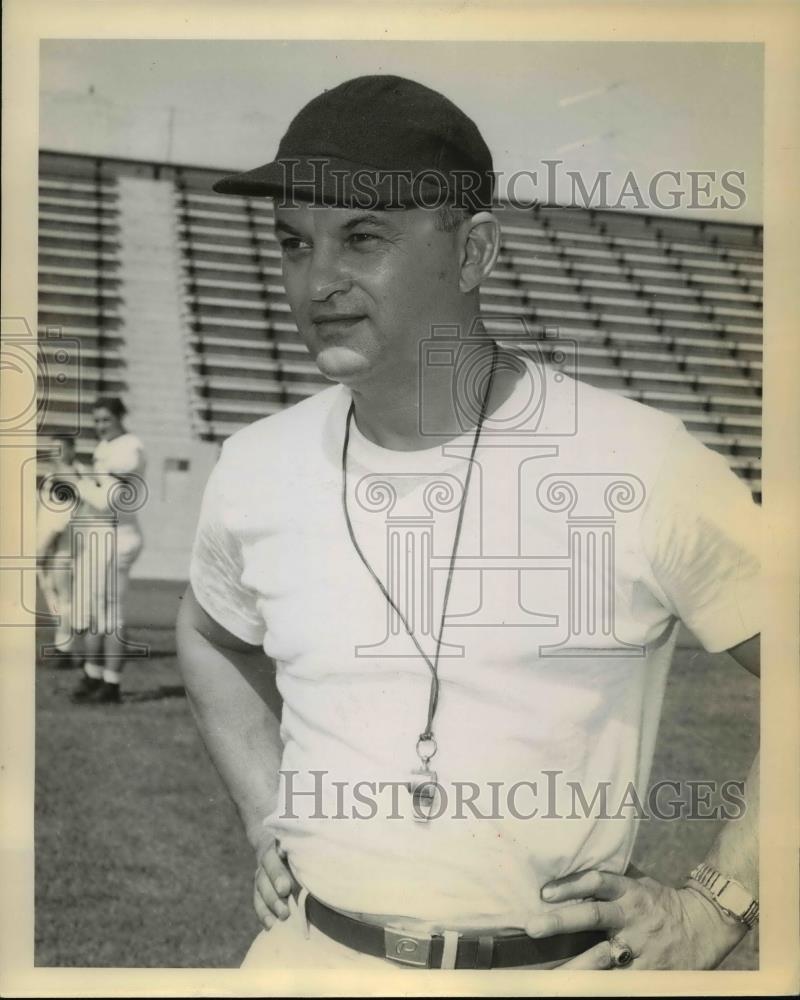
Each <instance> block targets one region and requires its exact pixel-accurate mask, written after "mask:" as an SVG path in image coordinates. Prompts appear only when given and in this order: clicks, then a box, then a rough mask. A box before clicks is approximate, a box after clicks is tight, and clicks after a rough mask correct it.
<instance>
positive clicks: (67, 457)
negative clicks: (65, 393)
mask: <svg viewBox="0 0 800 1000" xmlns="http://www.w3.org/2000/svg"><path fill="white" fill-rule="evenodd" d="M54 440H55V442H56V443H57V444H58V445H59V446H60V449H61V451H60V454H59V456H58V458H56V459H55V460H53V461H52V462H51V464H49V465H48V467H47V469H46V475H45V478H44V480H43V482H42V483H41V485H40V493H39V504H38V506H37V511H36V554H37V557H38V559H39V560H40V562H39V568H38V572H37V576H38V580H39V587H40V589H41V592H42V595H43V596H44V599H45V601H46V603H47V609H48V611H49V612H50V614H52V615H57V616H58V624H57V625H56V627H55V632H54V636H53V645H54V646H56V647H57V649H58V655H57V656H56V657H55V658H54V663H55V666H57V667H64V668H69V667H72V666H73V665H78V663H79V662H80V661H79V659H78V656H77V651H75V650H74V649H73V647H74V641H75V632H74V629H73V626H72V571H71V569H70V566H69V560H70V558H71V555H72V537H71V534H70V531H69V524H70V519H71V518H72V516H73V514H74V510H73V508H72V505H71V504H68V503H65V502H59V501H58V500H57V499H56V498H57V496H58V493H59V486H62V488H65V489H66V490H71V489H72V487H74V486H76V484H77V483H78V482H79V481H80V477H82V476H84V475H85V474H86V473H87V472H88V471H89V470H88V469H87V468H86V466H84V465H83V463H81V462H79V461H78V460H77V458H76V455H75V439H74V438H72V437H66V436H64V437H56V438H55V439H54ZM59 475H63V477H64V478H63V480H62V479H59V478H58V477H59ZM44 491H47V492H48V493H49V495H45V492H44ZM62 500H63V498H62ZM54 501H55V502H54Z"/></svg>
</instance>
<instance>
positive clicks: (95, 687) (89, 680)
mask: <svg viewBox="0 0 800 1000" xmlns="http://www.w3.org/2000/svg"><path fill="white" fill-rule="evenodd" d="M104 683H105V682H104V681H103V679H102V678H101V677H99V678H98V677H90V676H89V675H88V674H87V673H85V672H84V673H82V674H81V679H80V680H79V681H78V686H77V687H76V688H75V690H74V691H73V692H72V694H71V695H70V696H69V697H70V701H74V702H75V703H76V704H80V703H81V702H85V701H93V700H94V696H95V695H96V694H97V692H98V691H99V690H100V689H101V688H102V686H103V684H104Z"/></svg>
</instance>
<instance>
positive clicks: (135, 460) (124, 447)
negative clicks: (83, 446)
mask: <svg viewBox="0 0 800 1000" xmlns="http://www.w3.org/2000/svg"><path fill="white" fill-rule="evenodd" d="M96 466H97V471H98V472H110V473H112V474H113V475H115V476H124V475H128V474H130V473H132V472H139V473H140V472H141V471H142V469H143V468H144V446H143V445H142V442H141V441H140V440H139V438H137V437H136V436H135V435H133V434H123V435H121V436H120V437H118V438H116V439H114V440H113V441H112V442H111V446H110V447H109V448H108V449H107V450H106V451H105V453H104V454H103V457H102V458H101V459H100V460H99V461H98V462H96Z"/></svg>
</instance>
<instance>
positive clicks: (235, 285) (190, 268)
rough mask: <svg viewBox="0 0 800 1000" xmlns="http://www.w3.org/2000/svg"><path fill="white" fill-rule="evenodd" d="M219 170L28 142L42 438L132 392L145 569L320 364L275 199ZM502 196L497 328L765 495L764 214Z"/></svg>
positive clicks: (83, 425)
mask: <svg viewBox="0 0 800 1000" xmlns="http://www.w3.org/2000/svg"><path fill="white" fill-rule="evenodd" d="M223 172H224V171H214V170H210V169H205V168H202V169H201V168H196V167H190V166H186V167H181V166H175V165H164V164H157V163H150V162H140V161H133V160H121V159H110V158H98V157H92V156H79V155H73V154H66V153H58V152H54V151H43V152H42V154H41V157H40V188H39V244H40V245H39V336H40V345H41V351H42V355H43V357H44V359H45V360H46V361H47V362H48V363H49V364H51V365H52V367H53V370H55V369H58V370H59V371H60V372H61V374H62V375H63V376H64V378H63V379H62V380H61V381H59V382H58V383H56V382H55V381H53V382H51V383H50V384H49V385H48V395H47V399H46V405H45V406H43V408H42V413H43V420H42V426H41V430H40V445H41V448H40V453H41V455H42V457H43V459H44V460H45V461H46V456H47V454H48V444H49V443H50V442H51V440H52V436H53V435H54V434H58V433H64V432H76V433H77V438H78V451H79V453H83V454H84V455H85V454H87V453H89V452H90V451H91V449H92V447H93V445H94V441H93V437H92V424H91V419H90V416H91V406H92V403H93V401H94V399H95V397H96V396H97V395H98V394H100V393H113V394H117V395H120V396H121V397H122V398H123V399H124V400H125V403H126V405H127V407H128V410H129V417H128V421H127V423H128V426H129V428H130V429H131V430H133V431H134V432H135V433H136V434H138V435H139V436H140V437H141V438H142V439H143V441H144V443H145V446H146V449H147V453H148V463H149V464H148V484H149V500H148V503H147V505H146V507H145V509H144V510H143V511H142V522H143V528H144V532H145V535H146V537H147V539H148V543H147V547H146V549H145V551H144V553H143V555H142V558H141V560H140V561H139V562H138V563H137V564H136V566H135V571H134V576H136V577H138V578H139V579H158V580H164V581H170V580H172V581H181V580H185V579H186V575H187V569H188V555H189V547H190V545H191V540H192V535H193V530H194V523H195V518H196V513H197V509H198V506H199V501H200V496H201V492H202V487H203V484H204V483H205V479H206V477H207V475H208V472H209V470H210V468H211V466H212V465H213V463H214V461H215V459H216V456H217V453H218V449H219V444H220V442H221V441H222V440H224V439H225V438H226V437H227V436H228V435H229V434H231V433H232V432H233V431H235V430H236V429H237V428H239V427H241V426H243V425H244V424H246V423H249V422H251V421H253V420H255V419H257V418H259V417H261V416H264V415H265V414H268V413H270V412H274V411H276V410H278V409H281V408H283V407H285V406H287V405H290V404H291V403H293V402H295V401H297V400H299V399H301V398H303V397H305V396H307V395H309V394H310V393H313V392H316V391H318V390H319V389H320V388H321V387H323V386H324V385H326V384H328V383H326V382H325V380H324V379H323V378H322V377H321V376H320V375H319V373H318V372H317V370H316V368H315V366H314V364H313V362H312V361H311V360H310V358H309V357H308V356H307V354H306V351H305V348H304V347H303V345H302V344H301V343H300V341H299V338H298V337H297V334H296V331H295V328H294V325H293V323H292V320H291V316H290V314H289V307H288V304H287V302H286V297H285V294H284V291H283V287H282V284H281V268H280V252H279V249H278V246H277V244H276V242H275V239H274V237H273V235H272V224H271V223H272V209H271V203H270V202H269V201H267V200H264V199H241V198H226V197H222V196H219V195H216V194H214V193H213V192H212V191H211V184H212V183H213V181H214V180H216V179H217V178H218V177H219V176H220V175H221V174H222V173H223ZM499 215H500V219H501V223H502V226H503V234H504V239H503V249H502V253H501V258H500V261H499V263H498V267H497V268H496V270H495V272H494V274H493V276H492V280H491V281H490V282H489V283H487V284H486V285H485V286H484V290H483V304H484V308H485V310H486V313H487V315H489V316H490V317H491V319H490V320H489V321H488V325H489V326H490V327H491V328H492V329H493V330H494V331H496V332H497V333H498V335H499V336H500V337H502V336H503V335H504V334H505V333H508V334H509V335H510V334H511V332H512V331H516V330H517V329H518V328H519V324H520V322H524V324H525V327H526V328H527V329H528V330H529V331H530V332H531V336H532V338H533V339H534V341H535V342H536V344H537V349H539V350H541V351H542V352H543V354H544V355H545V356H551V355H552V354H553V351H555V350H557V348H558V340H559V338H562V339H564V338H566V339H569V340H572V341H574V342H575V343H576V345H577V375H578V378H580V379H582V380H585V381H587V382H590V383H592V384H595V385H599V386H603V387H606V388H608V389H611V390H613V391H615V392H620V393H623V394H625V395H627V396H630V397H632V398H634V399H637V400H640V401H642V402H645V403H648V404H650V405H653V406H656V407H660V408H663V409H665V410H669V411H671V412H674V413H676V414H678V415H679V416H680V417H681V418H682V419H683V420H684V421H685V422H686V424H687V426H688V427H689V429H690V430H691V431H692V432H694V433H695V434H696V435H697V436H698V437H699V438H700V439H701V440H703V441H704V442H705V443H706V444H708V445H709V446H710V447H712V448H714V449H716V450H719V451H720V452H722V453H723V454H724V455H725V456H726V458H727V459H728V461H729V463H730V464H731V466H732V467H733V468H734V469H735V470H736V472H737V473H738V474H739V475H741V476H742V477H743V478H744V479H745V480H746V481H747V482H748V484H749V485H750V487H751V489H752V491H753V492H754V494H755V495H756V497H759V496H760V491H761V477H760V450H761V357H762V232H761V227H758V226H744V225H733V224H723V223H711V222H698V221H695V220H691V219H686V218H683V219H679V218H672V217H666V216H663V215H661V216H649V215H644V214H641V213H633V212H618V211H617V212H610V211H600V210H585V209H572V208H559V207H537V208H534V209H530V210H526V211H523V210H519V209H514V208H511V207H505V208H503V209H501V210H500V212H499ZM554 333H557V335H558V336H553V334H554ZM65 348H66V357H67V360H66V362H64V360H63V358H64V354H63V353H61V354H60V353H59V352H63V351H64V349H65ZM550 360H557V358H554V357H550ZM76 412H77V413H79V414H80V423H79V425H77V426H76V425H75V419H74V415H75V413H76Z"/></svg>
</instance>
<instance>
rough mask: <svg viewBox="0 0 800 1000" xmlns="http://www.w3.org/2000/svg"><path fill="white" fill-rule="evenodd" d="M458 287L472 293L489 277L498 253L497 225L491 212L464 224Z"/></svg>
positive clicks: (498, 235)
mask: <svg viewBox="0 0 800 1000" xmlns="http://www.w3.org/2000/svg"><path fill="white" fill-rule="evenodd" d="M459 236H460V238H461V245H462V254H461V273H460V275H459V281H458V287H459V289H460V290H461V291H462V292H471V291H472V290H473V289H475V288H477V287H478V285H480V283H481V282H482V281H483V280H484V279H485V278H487V277H488V276H489V274H490V273H491V271H492V268H493V267H494V265H495V261H496V260H497V255H498V253H499V252H500V223H499V222H498V221H497V218H496V217H495V216H494V215H492V213H491V212H478V213H477V214H476V215H473V216H471V217H470V219H468V220H467V222H466V223H465V224H464V228H463V230H462V232H461V233H460V234H459Z"/></svg>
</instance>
